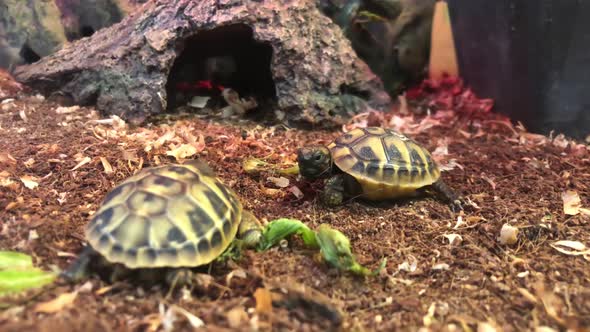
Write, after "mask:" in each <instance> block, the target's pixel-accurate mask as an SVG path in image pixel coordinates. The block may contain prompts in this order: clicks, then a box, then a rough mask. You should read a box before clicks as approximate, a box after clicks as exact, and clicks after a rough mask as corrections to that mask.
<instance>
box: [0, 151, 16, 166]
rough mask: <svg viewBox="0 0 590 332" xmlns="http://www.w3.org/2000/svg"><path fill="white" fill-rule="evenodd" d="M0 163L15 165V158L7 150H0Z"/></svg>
mask: <svg viewBox="0 0 590 332" xmlns="http://www.w3.org/2000/svg"><path fill="white" fill-rule="evenodd" d="M0 164H6V165H16V159H14V157H13V156H11V155H10V153H8V152H0Z"/></svg>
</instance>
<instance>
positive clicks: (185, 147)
mask: <svg viewBox="0 0 590 332" xmlns="http://www.w3.org/2000/svg"><path fill="white" fill-rule="evenodd" d="M197 152H199V150H197V148H196V147H195V146H194V145H192V144H182V145H180V146H178V147H176V148H174V149H172V150H168V151H166V155H168V156H172V157H174V158H175V159H176V160H183V159H186V158H187V157H192V156H194V155H195V154H197Z"/></svg>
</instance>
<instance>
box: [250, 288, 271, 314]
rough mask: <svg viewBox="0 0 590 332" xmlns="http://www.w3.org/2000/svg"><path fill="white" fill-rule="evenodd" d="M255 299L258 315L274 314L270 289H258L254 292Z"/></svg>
mask: <svg viewBox="0 0 590 332" xmlns="http://www.w3.org/2000/svg"><path fill="white" fill-rule="evenodd" d="M254 299H256V311H257V312H258V313H264V314H270V313H272V298H271V294H270V291H269V290H268V289H266V288H258V289H257V290H256V291H255V292H254Z"/></svg>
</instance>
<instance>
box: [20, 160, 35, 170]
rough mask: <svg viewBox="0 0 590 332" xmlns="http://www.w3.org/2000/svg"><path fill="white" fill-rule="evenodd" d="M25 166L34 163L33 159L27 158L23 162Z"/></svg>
mask: <svg viewBox="0 0 590 332" xmlns="http://www.w3.org/2000/svg"><path fill="white" fill-rule="evenodd" d="M23 164H24V165H25V166H26V167H28V168H30V167H31V166H33V165H34V164H35V159H33V158H29V159H27V160H26V161H25V162H24V163H23Z"/></svg>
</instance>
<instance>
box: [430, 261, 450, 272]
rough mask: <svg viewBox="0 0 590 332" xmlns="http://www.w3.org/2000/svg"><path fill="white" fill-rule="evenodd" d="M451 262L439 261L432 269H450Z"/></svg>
mask: <svg viewBox="0 0 590 332" xmlns="http://www.w3.org/2000/svg"><path fill="white" fill-rule="evenodd" d="M449 267H450V266H449V264H447V263H438V264H435V265H434V266H432V270H434V271H444V270H448V269H449Z"/></svg>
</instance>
